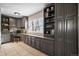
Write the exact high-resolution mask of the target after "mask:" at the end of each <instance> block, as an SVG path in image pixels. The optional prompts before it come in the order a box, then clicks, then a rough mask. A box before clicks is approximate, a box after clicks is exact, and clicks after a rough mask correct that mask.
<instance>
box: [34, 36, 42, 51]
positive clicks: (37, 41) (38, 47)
mask: <svg viewBox="0 0 79 59" xmlns="http://www.w3.org/2000/svg"><path fill="white" fill-rule="evenodd" d="M40 40H41V38H38V37H36V40H35V47H36V48H37V49H40Z"/></svg>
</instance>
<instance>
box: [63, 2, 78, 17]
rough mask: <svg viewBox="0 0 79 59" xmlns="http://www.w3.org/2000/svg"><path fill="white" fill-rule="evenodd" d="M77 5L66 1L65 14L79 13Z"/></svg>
mask: <svg viewBox="0 0 79 59" xmlns="http://www.w3.org/2000/svg"><path fill="white" fill-rule="evenodd" d="M77 7H78V6H77V4H76V3H66V4H63V8H64V12H65V13H64V14H65V16H72V15H76V14H77V13H78V8H77Z"/></svg>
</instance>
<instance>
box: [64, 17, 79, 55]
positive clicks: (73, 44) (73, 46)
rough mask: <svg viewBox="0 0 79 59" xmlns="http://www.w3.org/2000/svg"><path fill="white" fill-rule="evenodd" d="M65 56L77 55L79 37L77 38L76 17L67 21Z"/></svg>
mask: <svg viewBox="0 0 79 59" xmlns="http://www.w3.org/2000/svg"><path fill="white" fill-rule="evenodd" d="M65 24H66V31H65V33H66V34H65V55H77V52H78V51H77V49H78V45H77V44H78V43H77V40H78V36H77V19H76V16H72V17H68V18H66V19H65Z"/></svg>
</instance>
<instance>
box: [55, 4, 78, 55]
mask: <svg viewBox="0 0 79 59" xmlns="http://www.w3.org/2000/svg"><path fill="white" fill-rule="evenodd" d="M77 8H78V6H77V4H75V3H65V4H56V8H55V9H56V11H55V13H56V14H55V15H56V16H55V20H56V23H55V26H56V28H55V55H58V56H63V55H65V56H72V55H77V54H78V34H77V33H78V32H77V31H78V30H77V20H78V19H77V17H78V15H77V13H78V12H77V11H78V9H77Z"/></svg>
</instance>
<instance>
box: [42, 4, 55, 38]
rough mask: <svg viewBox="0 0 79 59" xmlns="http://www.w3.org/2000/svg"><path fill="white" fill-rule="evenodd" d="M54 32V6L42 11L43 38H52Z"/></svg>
mask: <svg viewBox="0 0 79 59" xmlns="http://www.w3.org/2000/svg"><path fill="white" fill-rule="evenodd" d="M54 30H55V5H54V4H53V5H50V6H48V7H46V8H45V9H44V36H45V37H51V38H54Z"/></svg>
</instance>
